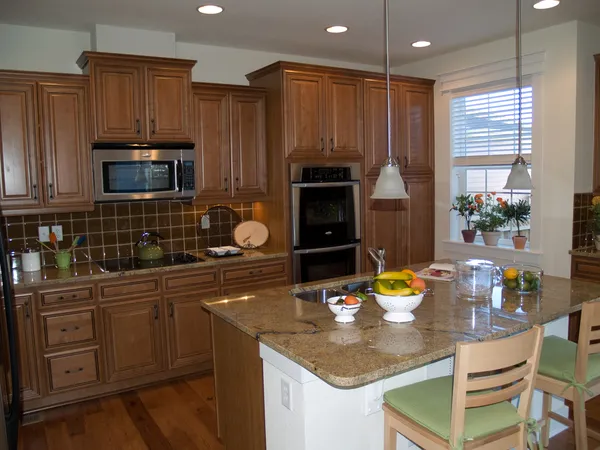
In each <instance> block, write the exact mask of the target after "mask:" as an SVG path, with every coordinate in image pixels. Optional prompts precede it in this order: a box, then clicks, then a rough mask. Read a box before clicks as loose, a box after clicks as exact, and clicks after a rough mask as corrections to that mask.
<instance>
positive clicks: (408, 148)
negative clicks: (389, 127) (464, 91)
mask: <svg viewBox="0 0 600 450" xmlns="http://www.w3.org/2000/svg"><path fill="white" fill-rule="evenodd" d="M400 95H401V99H400V101H399V104H400V105H401V111H402V113H403V114H401V122H400V124H401V126H400V136H401V143H400V146H401V150H400V151H401V155H400V161H399V162H400V165H401V166H402V167H403V171H402V173H403V174H409V173H433V169H434V167H433V151H434V148H433V88H432V87H431V86H411V85H403V86H402V89H401V90H400Z"/></svg>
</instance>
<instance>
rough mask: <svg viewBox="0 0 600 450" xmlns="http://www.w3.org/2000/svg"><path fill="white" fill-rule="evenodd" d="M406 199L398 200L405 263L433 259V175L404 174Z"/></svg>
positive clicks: (416, 262)
mask: <svg viewBox="0 0 600 450" xmlns="http://www.w3.org/2000/svg"><path fill="white" fill-rule="evenodd" d="M404 181H405V182H406V185H407V189H406V192H407V194H408V196H409V198H408V199H407V200H400V203H401V204H402V206H401V209H402V210H404V211H405V214H406V219H405V221H404V226H405V227H406V228H407V229H406V230H405V231H404V236H406V240H405V246H406V250H405V252H406V255H407V256H408V260H407V264H418V263H422V262H427V261H432V260H433V259H434V214H433V211H434V183H433V176H428V175H423V176H415V177H409V176H405V177H404Z"/></svg>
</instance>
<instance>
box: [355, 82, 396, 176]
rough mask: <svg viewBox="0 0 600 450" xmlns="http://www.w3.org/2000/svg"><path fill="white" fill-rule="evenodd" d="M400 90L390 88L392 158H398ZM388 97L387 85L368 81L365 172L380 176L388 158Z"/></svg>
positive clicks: (366, 83)
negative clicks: (382, 166)
mask: <svg viewBox="0 0 600 450" xmlns="http://www.w3.org/2000/svg"><path fill="white" fill-rule="evenodd" d="M399 95H400V87H399V86H398V84H396V83H392V84H390V109H391V113H392V120H391V130H392V156H393V157H396V158H398V155H399V149H398V98H399ZM386 97H387V94H386V89H385V82H382V81H374V80H367V81H365V119H364V120H365V138H366V139H365V164H366V165H365V172H366V174H367V176H379V172H380V170H381V164H383V162H384V161H385V159H386V158H387V156H388V155H387V98H386Z"/></svg>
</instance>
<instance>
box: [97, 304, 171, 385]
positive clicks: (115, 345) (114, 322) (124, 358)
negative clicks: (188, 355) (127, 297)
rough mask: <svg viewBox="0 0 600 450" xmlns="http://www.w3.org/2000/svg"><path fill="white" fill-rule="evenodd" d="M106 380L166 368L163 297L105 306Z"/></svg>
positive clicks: (139, 374)
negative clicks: (162, 312) (164, 357)
mask: <svg viewBox="0 0 600 450" xmlns="http://www.w3.org/2000/svg"><path fill="white" fill-rule="evenodd" d="M101 310H102V321H103V326H104V343H105V346H106V348H105V353H106V375H107V381H109V382H111V381H117V380H123V379H126V378H134V377H140V376H143V375H147V374H151V373H154V372H158V371H160V370H162V369H163V367H164V361H163V340H162V332H161V330H162V324H161V322H162V320H163V319H162V317H161V308H160V297H151V298H146V299H141V300H136V301H132V302H126V303H120V304H117V305H111V306H102V307H101Z"/></svg>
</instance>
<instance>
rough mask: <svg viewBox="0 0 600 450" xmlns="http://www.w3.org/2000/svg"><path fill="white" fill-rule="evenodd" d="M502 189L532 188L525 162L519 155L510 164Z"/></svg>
mask: <svg viewBox="0 0 600 450" xmlns="http://www.w3.org/2000/svg"><path fill="white" fill-rule="evenodd" d="M504 189H533V185H532V184H531V177H530V176H529V171H528V170H527V162H526V161H525V160H524V159H523V157H521V156H519V157H517V159H516V160H515V162H514V163H513V164H512V167H511V169H510V174H509V175H508V180H506V186H504Z"/></svg>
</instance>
